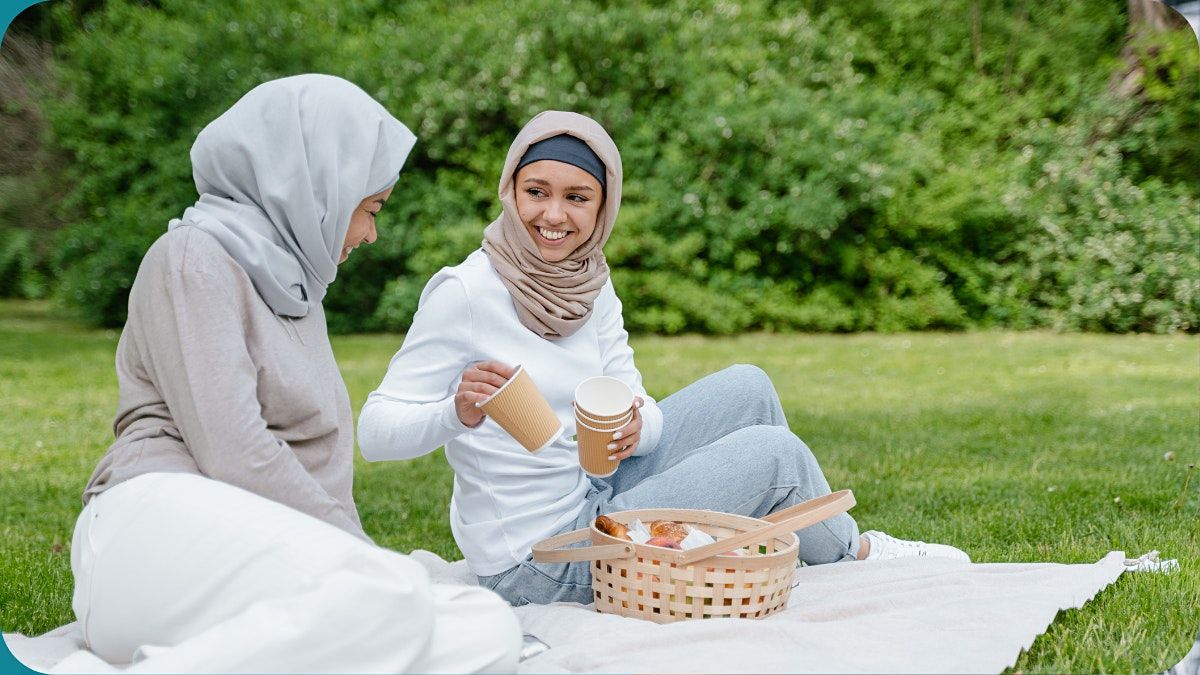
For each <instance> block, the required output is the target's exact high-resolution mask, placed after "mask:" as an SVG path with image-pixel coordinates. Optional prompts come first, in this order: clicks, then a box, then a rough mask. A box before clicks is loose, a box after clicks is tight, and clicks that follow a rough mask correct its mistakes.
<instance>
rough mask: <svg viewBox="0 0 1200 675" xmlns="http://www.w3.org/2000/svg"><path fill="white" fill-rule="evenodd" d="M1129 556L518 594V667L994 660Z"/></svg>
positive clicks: (560, 669)
mask: <svg viewBox="0 0 1200 675" xmlns="http://www.w3.org/2000/svg"><path fill="white" fill-rule="evenodd" d="M413 556H414V557H415V558H417V559H418V560H420V561H421V562H422V564H424V565H425V566H426V567H427V568H428V569H429V570H430V573H431V575H432V576H433V578H434V579H435V580H438V581H445V582H453V583H474V578H473V577H472V576H471V575H470V573H469V572H468V571H467V569H466V564H465V563H464V562H462V561H459V562H455V563H448V562H446V561H444V560H442V559H441V558H439V557H437V556H436V555H433V554H432V553H429V552H427V551H417V552H415V553H414V554H413ZM1125 569H1126V565H1125V555H1124V554H1123V553H1121V552H1119V551H1114V552H1112V553H1109V554H1108V555H1106V556H1105V557H1104V558H1102V559H1101V560H1100V561H1098V562H1096V563H1094V564H1077V565H1063V564H1056V563H1032V564H1031V563H991V564H965V563H958V562H954V561H948V560H939V559H900V560H892V561H878V562H876V561H869V562H868V561H863V562H849V563H839V564H836V565H821V566H817V567H804V568H801V569H799V570H797V571H796V587H795V588H794V589H793V591H792V596H791V600H790V602H789V606H788V608H787V609H786V610H785V611H783V612H780V613H778V614H776V615H774V616H771V617H768V618H766V619H762V620H749V619H714V620H706V621H684V622H680V623H674V624H666V625H657V624H653V623H649V622H645V621H640V620H637V619H626V618H622V617H617V616H611V615H607V614H599V613H596V612H595V611H593V610H592V609H591V607H585V606H581V605H576V604H567V603H560V604H554V605H545V606H541V605H527V606H524V607H518V608H516V610H515V611H516V613H517V615H518V617H519V618H520V620H521V625H522V626H523V627H524V629H525V631H526V632H527V633H532V634H533V635H536V636H538V637H539V638H541V639H542V640H543V641H544V642H546V643H547V644H549V645H550V649H549V650H548V651H546V652H544V653H542V654H540V655H538V656H535V657H533V658H531V659H529V660H527V661H525V662H523V663H522V664H521V666H520V669H519V672H521V673H589V672H599V673H620V672H641V673H726V672H728V673H735V672H753V673H773V672H779V673H801V672H819V673H879V672H888V673H908V672H911V673H996V672H1000V671H1001V670H1003V669H1004V668H1006V667H1008V666H1011V665H1012V664H1013V663H1014V662H1015V661H1016V659H1017V657H1018V656H1019V655H1020V653H1021V651H1022V650H1023V649H1027V648H1028V647H1029V646H1030V645H1031V644H1032V643H1033V640H1034V638H1036V637H1037V636H1038V635H1040V634H1041V633H1042V632H1044V631H1045V630H1046V628H1047V627H1048V626H1049V625H1050V623H1051V622H1052V621H1054V617H1055V615H1056V614H1057V613H1058V612H1059V611H1060V610H1064V609H1070V608H1076V607H1080V606H1082V605H1083V604H1084V603H1085V602H1087V601H1088V600H1090V599H1091V598H1092V597H1093V596H1095V595H1096V593H1098V592H1099V591H1101V590H1102V589H1104V588H1105V587H1106V586H1108V585H1109V584H1111V583H1112V582H1113V581H1115V580H1116V579H1117V577H1119V576H1120V575H1121V573H1122V571H1124V570H1125ZM4 638H5V642H6V643H7V644H8V647H9V648H10V649H11V650H12V651H13V652H14V654H15V655H16V656H17V658H19V659H20V660H21V661H22V662H24V663H26V664H27V665H29V666H31V667H33V668H35V669H37V670H42V671H46V670H50V669H52V668H53V667H54V666H55V665H56V664H57V663H58V662H59V661H60V660H62V659H63V658H64V657H66V656H67V655H68V654H71V653H72V652H74V651H75V650H77V649H80V648H81V645H82V642H81V639H80V634H79V630H78V628H77V627H76V626H75V624H68V625H67V626H64V627H62V628H60V629H58V630H55V631H51V632H50V633H47V634H46V635H43V636H40V637H36V638H24V637H21V636H19V635H15V634H9V635H5V636H4Z"/></svg>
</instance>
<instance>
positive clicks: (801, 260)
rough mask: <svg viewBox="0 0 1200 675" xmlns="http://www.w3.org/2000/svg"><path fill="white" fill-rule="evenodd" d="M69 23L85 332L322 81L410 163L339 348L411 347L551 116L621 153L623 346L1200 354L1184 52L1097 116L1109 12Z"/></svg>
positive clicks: (67, 140) (511, 14)
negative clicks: (359, 95)
mask: <svg viewBox="0 0 1200 675" xmlns="http://www.w3.org/2000/svg"><path fill="white" fill-rule="evenodd" d="M972 6H977V7H978V8H979V14H978V19H979V21H978V30H973V28H972V22H973V21H974V15H973V14H972V12H971V7H972ZM62 15H63V16H64V17H70V16H75V14H72V13H71V12H70V11H69V10H67V9H64V10H62ZM66 20H67V19H65V18H64V19H63V21H66ZM83 21H84V24H83V26H82V28H81V29H78V30H74V31H69V30H64V31H63V33H64V34H65V35H67V38H66V39H65V41H64V43H63V44H62V45H61V47H60V49H59V50H58V52H57V59H58V65H59V67H58V69H57V73H58V79H59V83H58V84H59V85H60V87H61V88H62V89H63V90H64V91H66V92H67V95H66V96H65V97H63V98H61V100H51V101H47V102H46V111H47V116H48V118H49V119H50V121H51V124H52V128H53V138H54V140H55V143H56V144H57V146H58V147H59V148H60V149H61V150H63V151H65V152H67V153H69V154H70V156H71V157H72V158H73V171H72V180H74V181H75V182H76V183H77V185H78V189H77V190H75V192H74V193H73V195H72V197H71V200H70V201H69V202H68V207H67V209H66V212H67V213H70V214H73V215H74V216H75V217H76V218H77V219H78V222H77V223H76V224H75V225H74V226H73V227H71V228H70V229H69V230H68V231H66V232H64V233H63V235H62V237H61V240H60V244H59V246H58V254H57V255H56V258H55V260H56V264H57V266H58V267H57V269H58V270H60V272H61V281H60V289H59V292H60V294H61V295H63V296H64V297H65V298H67V299H68V300H69V301H70V302H71V303H72V304H74V305H76V306H78V307H81V308H82V309H83V310H84V311H85V312H86V313H87V314H88V315H89V316H91V317H92V318H93V319H95V320H97V321H101V322H105V323H119V322H120V321H121V320H122V319H123V307H124V296H125V294H126V293H127V292H128V283H129V281H130V280H131V279H132V275H133V272H134V270H136V265H137V261H138V259H139V258H140V255H141V252H142V251H144V250H145V248H146V247H147V246H148V245H149V243H150V242H151V241H152V240H153V238H154V237H155V236H157V235H158V234H159V233H161V232H162V231H163V229H165V226H166V221H167V220H168V219H169V218H171V217H174V216H177V215H178V213H179V212H180V211H182V209H183V208H184V207H186V206H187V205H188V204H190V203H191V201H192V200H193V199H194V198H195V195H194V194H193V189H192V185H191V181H190V178H189V171H188V164H187V150H188V148H189V146H190V144H191V142H192V140H193V138H194V136H195V134H196V132H197V131H198V130H199V129H200V128H201V126H202V125H203V124H204V123H206V122H207V121H208V120H209V119H211V118H212V117H214V116H215V115H217V114H219V113H220V112H221V111H222V110H224V109H225V108H226V107H227V106H228V105H229V104H230V103H232V102H233V101H234V100H236V98H237V97H238V96H240V95H241V94H242V93H244V92H245V91H246V90H248V89H250V88H251V87H252V86H253V85H255V84H257V83H259V82H261V81H263V80H265V79H269V78H271V77H276V76H281V75H287V74H292V73H296V72H304V71H320V72H328V73H333V74H337V75H342V76H345V77H348V78H349V79H351V80H353V81H355V82H357V83H359V84H360V85H362V86H363V87H364V88H365V89H366V90H367V91H369V92H371V93H372V94H373V95H375V96H376V97H377V98H379V99H380V100H381V101H382V102H383V103H384V104H385V105H386V106H387V107H388V108H389V109H390V110H392V111H393V112H394V113H395V114H396V115H397V117H399V118H400V119H401V120H403V121H405V122H406V123H408V124H409V125H410V126H411V127H412V128H413V130H414V131H415V132H416V133H417V135H418V136H419V138H420V141H419V143H418V145H417V147H416V149H415V150H414V152H413V154H412V156H411V158H410V160H409V163H408V166H407V167H406V170H405V172H404V174H403V176H402V178H401V182H400V184H399V186H398V187H397V190H396V193H395V197H394V198H393V199H392V200H391V202H390V203H389V205H388V207H387V209H386V210H385V211H384V215H383V218H382V220H381V226H380V240H379V242H377V243H376V244H375V245H373V246H371V247H368V248H365V249H362V250H360V251H359V252H357V253H356V254H355V256H353V258H352V260H351V261H350V262H348V263H347V264H346V265H345V266H344V267H343V268H342V269H341V270H340V272H339V278H338V280H337V282H336V283H335V284H334V285H333V286H332V287H331V289H330V293H329V295H328V296H327V299H326V309H327V314H328V317H329V324H330V327H331V329H332V330H335V331H351V330H403V329H404V328H406V327H407V326H408V324H409V322H410V321H411V317H412V314H413V312H414V311H415V307H416V302H417V298H418V297H419V294H420V290H421V288H423V286H424V284H425V282H426V281H427V280H428V278H429V276H430V275H431V274H433V273H434V272H436V271H437V269H439V268H440V267H442V266H444V265H450V264H455V263H456V262H458V261H459V260H461V258H462V257H463V256H464V255H466V254H467V253H469V252H470V251H471V250H473V249H474V248H476V247H477V246H478V245H479V242H480V240H481V238H482V230H483V227H484V225H485V224H486V223H488V222H490V221H491V220H492V219H493V218H494V217H495V216H496V214H497V212H498V204H497V203H496V197H495V189H496V185H497V182H498V176H497V175H496V173H497V171H498V170H499V169H500V167H501V165H502V163H503V160H504V155H505V152H506V150H507V148H508V145H509V143H510V142H511V140H512V138H513V136H514V135H515V134H516V132H517V131H518V130H519V129H520V127H521V126H522V125H523V124H524V123H525V122H526V121H527V120H528V119H529V118H530V117H531V116H532V115H533V114H535V113H536V112H538V111H540V110H544V109H548V108H553V109H569V110H577V111H579V112H582V113H585V114H588V115H591V116H593V117H595V118H596V119H597V120H599V121H600V122H601V123H602V124H603V125H604V126H605V127H606V128H607V129H608V130H609V131H610V133H611V134H612V135H613V137H614V139H615V140H616V141H617V144H618V146H619V147H620V148H621V150H622V158H623V163H624V167H625V200H624V204H623V206H622V214H621V217H620V220H619V221H618V227H617V230H616V231H615V232H614V233H613V236H612V239H611V241H610V243H609V246H608V248H607V250H606V252H607V255H608V257H609V261H610V264H611V266H612V268H613V279H614V283H615V284H616V287H617V290H618V292H619V293H620V294H621V297H622V299H623V301H624V303H625V307H626V322H627V325H628V326H629V327H630V329H631V330H636V331H652V332H660V333H668V334H673V333H680V332H706V333H714V334H731V333H736V332H740V331H746V330H764V329H765V330H818V331H855V330H885V331H895V330H920V329H942V330H953V329H962V328H967V327H971V326H1005V327H1015V328H1024V327H1058V328H1062V329H1070V330H1105V331H1172V330H1187V331H1196V330H1200V307H1198V306H1197V300H1196V298H1197V292H1196V288H1195V284H1196V280H1197V274H1196V268H1197V266H1198V265H1200V263H1198V262H1197V260H1196V255H1195V252H1196V251H1197V248H1198V247H1200V234H1198V230H1200V228H1197V224H1196V221H1195V215H1196V213H1195V211H1196V201H1197V196H1198V195H1200V190H1198V189H1197V187H1196V184H1195V181H1194V180H1192V174H1193V173H1194V167H1195V166H1197V165H1200V157H1198V156H1197V155H1198V154H1200V148H1198V144H1197V142H1196V141H1197V139H1198V137H1200V134H1198V132H1197V124H1200V123H1198V122H1197V119H1200V108H1198V106H1200V97H1197V96H1196V94H1195V90H1196V81H1197V78H1198V76H1197V62H1198V59H1197V54H1196V50H1195V49H1194V43H1188V42H1187V41H1186V40H1184V39H1183V37H1181V36H1177V35H1172V34H1168V35H1166V36H1164V37H1162V38H1159V39H1157V40H1156V41H1155V42H1154V43H1152V44H1151V43H1146V44H1139V45H1137V46H1136V47H1137V49H1139V50H1140V53H1141V54H1142V55H1143V58H1144V60H1145V63H1146V64H1148V66H1147V69H1146V76H1145V79H1144V80H1143V91H1142V94H1141V95H1140V97H1139V98H1137V99H1136V100H1131V101H1125V100H1120V99H1118V98H1116V97H1114V96H1113V95H1111V94H1109V93H1108V80H1109V78H1110V76H1111V74H1112V73H1113V72H1114V71H1115V70H1117V69H1119V68H1123V67H1124V65H1123V64H1122V63H1121V61H1120V60H1119V54H1120V49H1121V41H1122V38H1123V34H1124V32H1125V27H1126V22H1127V17H1125V16H1124V13H1123V9H1122V5H1121V3H1110V2H1101V1H1100V0H1081V1H1078V2H1065V1H1064V2H1055V3H1049V4H1037V3H1015V4H1014V3H973V4H967V3H957V4H954V3H951V4H946V3H943V2H937V1H935V0H894V1H893V2H889V3H883V4H879V3H874V4H871V3H868V4H863V3H857V4H855V3H840V2H839V3H833V2H826V1H824V0H820V1H818V0H813V1H811V2H806V3H800V2H783V3H779V2H768V1H767V0H747V1H746V2H741V3H738V4H733V3H725V2H696V1H685V0H669V1H667V2H663V3H654V4H652V5H649V4H648V5H644V6H643V5H637V4H629V3H607V2H600V1H598V0H597V1H595V2H587V1H584V2H573V3H570V4H569V5H567V4H564V3H563V2H562V0H530V1H529V2H523V3H507V2H500V1H499V0H482V1H480V2H476V3H470V4H457V5H444V4H441V3H432V2H417V3H404V4H401V5H398V6H395V5H386V4H384V3H377V2H371V1H364V2H351V3H342V4H340V5H339V6H338V7H336V8H333V7H330V6H328V5H323V4H322V5H317V4H313V3H303V2H300V1H299V0H288V1H286V2H282V3H276V2H272V3H267V2H264V1H262V0H250V1H248V2H241V3H234V4H231V5H228V6H223V7H222V8H221V9H220V11H217V10H216V9H210V8H207V7H206V6H205V5H203V3H188V2H184V1H183V0H167V1H165V2H161V3H156V4H155V5H150V4H145V3H139V2H131V1H130V0H111V1H110V2H107V3H105V4H104V5H103V6H102V8H101V9H98V10H96V11H94V12H92V13H89V14H85V15H84V19H83ZM1185 37H1186V38H1187V39H1188V40H1190V39H1191V36H1190V35H1188V36H1185Z"/></svg>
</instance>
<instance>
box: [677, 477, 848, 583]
mask: <svg viewBox="0 0 1200 675" xmlns="http://www.w3.org/2000/svg"><path fill="white" fill-rule="evenodd" d="M854 504H855V501H854V493H853V492H851V491H849V490H840V491H838V492H834V493H832V494H827V495H825V496H823V497H817V498H816V499H810V500H808V501H806V502H803V503H800V504H796V505H795V506H791V507H788V508H786V509H784V510H782V511H779V512H777V513H772V514H770V515H768V516H766V517H765V518H762V519H761V520H765V521H767V524H765V525H763V526H762V527H759V528H757V529H753V530H748V531H746V532H743V533H741V534H737V535H734V536H732V537H726V538H725V539H722V540H720V541H717V542H713V543H711V544H705V545H704V546H697V547H696V548H693V549H689V550H687V551H683V552H682V553H679V554H677V555H676V556H675V558H674V560H675V562H676V563H677V564H680V565H690V564H692V563H694V562H696V561H697V560H703V559H705V558H708V557H710V556H714V555H719V554H721V553H728V552H729V551H733V550H735V549H739V548H741V547H743V546H745V545H747V544H751V543H754V542H756V541H761V540H763V539H769V538H771V537H775V536H778V535H781V534H784V533H785V532H794V531H795V530H802V529H804V528H806V527H808V526H809V525H813V524H816V523H819V522H821V521H822V520H825V519H826V518H830V517H832V516H836V515H838V514H839V513H844V512H845V511H847V510H849V509H850V507H852V506H854Z"/></svg>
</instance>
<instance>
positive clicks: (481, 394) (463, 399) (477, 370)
mask: <svg viewBox="0 0 1200 675" xmlns="http://www.w3.org/2000/svg"><path fill="white" fill-rule="evenodd" d="M514 373H516V368H513V367H512V366H508V365H505V364H503V363H500V362H499V361H477V362H475V363H472V364H471V365H469V366H467V367H466V369H465V370H463V376H462V382H459V384H458V391H456V392H455V393H454V410H455V412H456V413H458V419H459V421H460V422H462V423H463V424H465V425H466V426H468V427H477V426H479V425H480V424H482V423H483V418H484V417H486V416H487V415H486V414H485V413H484V412H483V410H481V409H480V408H479V407H477V406H478V404H479V403H482V402H483V401H486V400H487V399H488V398H489V397H490V396H492V395H493V394H495V393H496V391H497V390H499V389H500V387H503V386H504V383H505V382H508V380H509V378H511V377H512V376H513V374H514Z"/></svg>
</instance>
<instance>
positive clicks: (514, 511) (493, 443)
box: [358, 250, 662, 576]
mask: <svg viewBox="0 0 1200 675" xmlns="http://www.w3.org/2000/svg"><path fill="white" fill-rule="evenodd" d="M628 337H629V336H628V333H626V332H625V327H624V321H623V319H622V317H621V301H620V300H618V299H617V295H616V293H615V292H614V291H613V287H612V282H611V281H610V282H608V283H606V284H605V285H604V288H603V289H602V290H601V291H600V294H599V295H598V296H597V297H596V300H595V303H594V304H593V306H592V315H591V317H589V318H588V320H587V322H586V323H584V325H583V327H582V328H580V329H579V330H578V331H576V332H575V334H573V335H571V336H569V337H566V338H562V339H560V340H553V341H551V340H546V339H544V338H542V337H540V336H538V335H537V334H535V333H534V332H533V331H531V330H529V329H528V328H526V327H525V326H523V325H522V324H521V322H520V321H519V320H518V319H517V312H516V310H515V309H514V308H513V301H512V297H511V296H510V295H509V293H508V289H507V288H505V287H504V284H503V283H502V282H501V280H500V276H499V275H498V274H497V273H496V271H495V270H494V269H493V268H492V265H491V263H490V262H489V261H488V257H487V254H485V253H484V252H483V251H482V250H477V251H475V252H474V253H472V254H471V255H469V256H467V259H466V260H464V261H463V262H462V263H461V264H459V265H458V266H456V267H447V268H444V269H442V270H441V271H439V272H438V273H437V274H435V275H434V276H433V278H432V279H430V280H429V283H428V284H427V285H426V286H425V290H424V291H423V292H422V293H421V300H420V304H419V306H418V309H417V314H416V316H415V317H414V319H413V325H412V328H411V329H410V330H409V332H408V334H407V335H406V336H405V338H404V344H403V346H401V348H400V351H399V352H397V353H396V355H395V356H394V357H392V362H391V365H389V366H388V371H387V374H386V375H384V378H383V382H382V383H381V384H380V385H379V388H378V389H376V390H375V391H374V392H372V393H371V395H370V396H368V397H367V402H366V404H365V405H364V406H363V409H362V412H361V414H360V415H359V419H358V444H359V448H360V449H361V450H362V454H363V457H365V458H366V459H367V460H369V461H378V460H384V459H412V458H414V457H419V456H421V455H425V454H428V453H430V452H433V451H434V450H436V449H437V448H438V447H441V446H443V445H444V446H445V448H446V459H447V460H448V461H449V462H450V466H451V468H453V469H454V494H453V498H452V499H451V503H450V525H451V529H452V531H453V532H454V538H455V540H456V541H457V542H458V547H459V549H461V550H462V552H463V555H464V556H465V557H466V559H467V563H468V565H469V566H470V568H471V571H472V572H474V573H475V574H477V575H480V576H488V575H492V574H499V573H500V572H503V571H505V570H507V569H509V568H510V567H513V566H514V565H516V564H517V563H519V562H520V561H522V560H524V559H525V558H526V557H527V556H528V555H529V553H530V550H531V548H532V546H533V544H535V543H537V542H538V541H539V540H541V539H543V538H545V537H547V536H550V535H551V534H553V533H554V532H556V531H557V530H559V529H560V528H562V527H563V526H565V525H566V524H568V523H570V522H571V521H573V520H574V519H575V518H576V517H577V515H578V513H579V511H580V509H581V508H582V506H583V503H584V498H585V496H586V495H587V491H588V488H589V486H590V481H589V479H588V477H587V476H586V475H585V474H584V473H583V470H582V469H580V467H579V458H578V448H577V446H576V444H575V442H574V441H572V440H568V439H570V438H571V437H572V436H574V434H575V415H574V411H573V409H572V407H571V402H572V400H573V398H574V394H575V387H576V385H578V384H579V383H580V382H581V381H583V380H584V379H586V378H588V377H592V376H595V375H608V376H611V377H616V378H618V379H620V380H622V381H623V382H625V383H626V384H628V385H629V386H630V387H631V388H633V390H634V392H635V394H636V395H638V396H641V397H642V398H643V399H645V401H646V404H645V406H643V407H642V409H641V414H642V420H643V426H642V436H641V442H640V443H639V446H638V449H637V451H636V454H639V455H642V454H646V453H648V452H650V451H652V450H653V449H654V447H655V446H656V445H657V444H658V439H659V436H660V435H661V433H662V412H661V411H660V410H659V408H658V406H657V405H656V404H655V402H654V399H652V398H651V397H650V396H648V395H647V394H646V390H645V389H644V388H643V386H642V376H641V373H639V372H638V370H637V368H636V367H635V366H634V363H633V349H631V348H630V347H629V340H628ZM484 360H494V361H500V362H502V363H506V364H508V365H510V366H516V365H518V364H520V365H523V366H524V367H525V369H526V370H527V371H528V372H529V375H530V376H531V377H532V378H533V381H534V383H536V384H537V386H538V389H539V390H541V392H542V394H544V395H545V397H546V400H547V401H549V402H550V406H551V407H552V408H553V409H554V411H555V413H556V414H557V415H558V418H559V420H560V421H561V422H562V424H563V427H564V433H563V435H562V436H561V437H560V438H559V440H557V441H555V442H554V443H553V444H552V445H550V446H549V447H547V448H544V449H542V450H541V451H539V452H537V453H536V454H535V453H531V452H529V451H528V450H526V449H525V448H523V447H522V446H521V445H520V444H519V443H517V442H516V441H515V440H514V439H513V438H512V437H511V436H509V435H508V433H507V432H505V431H504V430H503V429H501V428H500V426H499V425H497V424H496V423H495V422H494V421H492V420H491V419H490V418H485V419H484V421H483V423H482V424H480V425H479V426H477V427H474V428H469V427H467V426H465V425H464V424H462V422H461V421H460V420H459V419H458V414H457V413H456V412H455V408H454V393H455V391H456V390H457V389H458V384H459V382H460V381H461V379H462V373H463V370H464V369H465V368H466V367H467V366H468V365H470V364H471V363H472V362H475V361H484Z"/></svg>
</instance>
